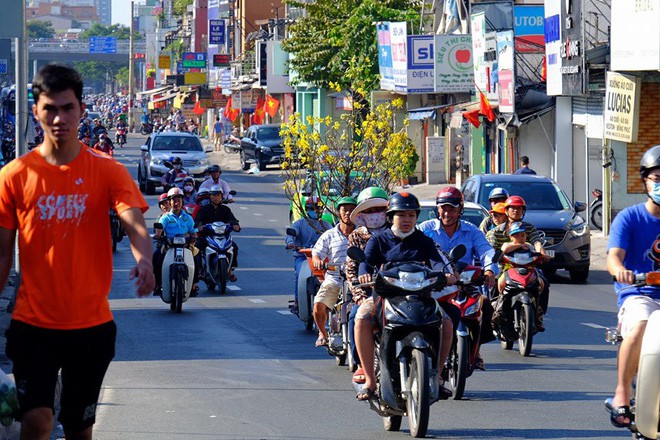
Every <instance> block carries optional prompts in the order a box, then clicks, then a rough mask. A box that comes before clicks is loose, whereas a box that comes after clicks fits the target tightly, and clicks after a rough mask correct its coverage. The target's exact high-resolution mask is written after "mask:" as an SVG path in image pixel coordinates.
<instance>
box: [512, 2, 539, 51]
mask: <svg viewBox="0 0 660 440" xmlns="http://www.w3.org/2000/svg"><path fill="white" fill-rule="evenodd" d="M544 22H545V15H544V8H543V5H513V31H514V34H515V36H516V40H515V41H516V52H520V53H543V52H544V51H545V40H544V33H543V30H544Z"/></svg>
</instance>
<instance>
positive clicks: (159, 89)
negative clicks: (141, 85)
mask: <svg viewBox="0 0 660 440" xmlns="http://www.w3.org/2000/svg"><path fill="white" fill-rule="evenodd" d="M173 88H174V86H163V87H157V88H155V89H151V90H145V91H144V92H139V93H136V95H137V96H138V97H142V96H151V95H155V94H157V93H164V92H166V91H168V90H172V89H173Z"/></svg>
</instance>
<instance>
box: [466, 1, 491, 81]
mask: <svg viewBox="0 0 660 440" xmlns="http://www.w3.org/2000/svg"><path fill="white" fill-rule="evenodd" d="M470 29H472V60H473V61H472V65H473V67H474V83H475V84H476V88H475V90H476V93H477V94H478V93H479V90H486V87H487V85H488V79H487V77H486V66H485V60H484V54H485V52H486V15H485V13H484V12H479V13H477V14H472V15H471V16H470Z"/></svg>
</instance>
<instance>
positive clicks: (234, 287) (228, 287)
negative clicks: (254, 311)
mask: <svg viewBox="0 0 660 440" xmlns="http://www.w3.org/2000/svg"><path fill="white" fill-rule="evenodd" d="M227 289H229V290H233V291H237V290H241V288H240V287H238V286H232V285H228V286H227Z"/></svg>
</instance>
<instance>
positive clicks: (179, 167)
mask: <svg viewBox="0 0 660 440" xmlns="http://www.w3.org/2000/svg"><path fill="white" fill-rule="evenodd" d="M172 168H174V169H175V170H180V169H181V165H179V164H175V165H172Z"/></svg>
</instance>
